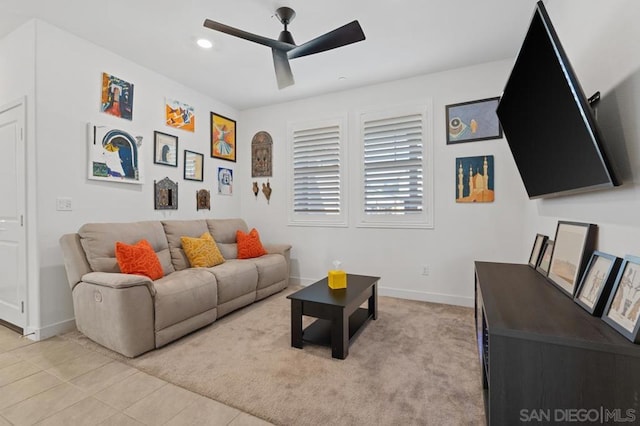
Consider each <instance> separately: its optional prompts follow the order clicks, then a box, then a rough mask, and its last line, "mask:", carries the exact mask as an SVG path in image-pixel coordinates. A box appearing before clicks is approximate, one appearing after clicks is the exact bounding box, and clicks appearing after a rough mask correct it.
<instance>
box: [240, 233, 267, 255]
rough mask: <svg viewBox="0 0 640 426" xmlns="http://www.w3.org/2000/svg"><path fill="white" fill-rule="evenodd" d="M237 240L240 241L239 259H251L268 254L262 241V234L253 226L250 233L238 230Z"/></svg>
mask: <svg viewBox="0 0 640 426" xmlns="http://www.w3.org/2000/svg"><path fill="white" fill-rule="evenodd" d="M236 240H237V242H238V259H251V258H252V257H260V256H263V255H265V254H267V251H266V250H265V249H264V247H263V246H262V243H261V242H260V234H258V230H257V229H256V228H252V229H251V232H249V233H248V234H247V233H245V232H242V231H241V230H237V231H236Z"/></svg>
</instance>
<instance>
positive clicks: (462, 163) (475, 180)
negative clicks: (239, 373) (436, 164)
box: [455, 155, 495, 204]
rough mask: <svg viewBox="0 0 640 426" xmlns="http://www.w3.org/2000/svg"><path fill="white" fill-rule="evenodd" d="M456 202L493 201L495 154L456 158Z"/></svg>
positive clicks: (476, 202) (475, 202)
mask: <svg viewBox="0 0 640 426" xmlns="http://www.w3.org/2000/svg"><path fill="white" fill-rule="evenodd" d="M455 165H456V203H469V204H478V203H493V201H494V200H495V164H494V161H493V155H479V156H476V157H458V158H456V164H455Z"/></svg>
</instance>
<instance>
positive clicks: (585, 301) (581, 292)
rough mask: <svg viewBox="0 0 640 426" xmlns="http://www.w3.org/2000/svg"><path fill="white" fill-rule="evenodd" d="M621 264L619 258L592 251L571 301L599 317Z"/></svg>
mask: <svg viewBox="0 0 640 426" xmlns="http://www.w3.org/2000/svg"><path fill="white" fill-rule="evenodd" d="M621 262H622V259H620V258H619V257H616V256H613V255H610V254H607V253H602V252H600V251H594V252H593V254H592V255H591V259H590V260H589V264H588V265H587V269H586V270H585V271H584V275H583V276H582V280H581V281H580V286H579V287H578V290H577V291H576V296H575V297H574V298H573V300H574V301H575V302H576V303H577V304H578V305H580V306H582V307H583V308H584V309H585V310H586V311H587V312H589V313H590V314H591V315H595V316H598V317H599V316H600V315H601V314H602V311H603V310H604V305H605V304H606V303H607V299H608V298H609V293H610V292H611V287H612V286H613V281H614V280H615V278H616V275H617V273H618V269H619V268H620V263H621Z"/></svg>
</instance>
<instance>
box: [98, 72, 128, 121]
mask: <svg viewBox="0 0 640 426" xmlns="http://www.w3.org/2000/svg"><path fill="white" fill-rule="evenodd" d="M100 111H101V112H104V113H105V114H109V115H113V116H114V117H120V118H124V119H126V120H129V121H132V120H133V84H132V83H129V82H128V81H126V80H123V79H121V78H118V77H116V76H114V75H111V74H107V73H106V72H103V73H102V90H101V95H100Z"/></svg>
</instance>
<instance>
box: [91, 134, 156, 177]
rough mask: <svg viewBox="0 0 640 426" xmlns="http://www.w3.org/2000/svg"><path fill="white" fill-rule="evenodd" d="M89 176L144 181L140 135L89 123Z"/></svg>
mask: <svg viewBox="0 0 640 426" xmlns="http://www.w3.org/2000/svg"><path fill="white" fill-rule="evenodd" d="M87 133H88V140H89V149H88V150H87V151H88V152H89V161H88V173H89V176H88V177H89V179H93V180H103V181H110V182H119V183H135V184H139V185H141V184H143V183H144V175H143V167H142V162H141V158H143V157H142V156H141V149H142V136H133V135H131V133H129V132H126V131H124V130H121V129H116V128H112V127H109V126H101V125H95V124H92V123H89V124H88V126H87Z"/></svg>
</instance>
